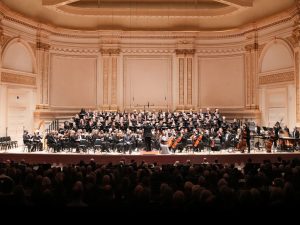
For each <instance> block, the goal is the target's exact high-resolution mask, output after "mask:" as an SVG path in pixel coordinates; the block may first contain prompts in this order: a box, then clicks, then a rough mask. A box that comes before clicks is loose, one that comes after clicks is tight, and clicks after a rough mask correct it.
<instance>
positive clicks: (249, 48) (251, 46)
mask: <svg viewBox="0 0 300 225" xmlns="http://www.w3.org/2000/svg"><path fill="white" fill-rule="evenodd" d="M258 48H259V45H258V43H256V42H255V43H253V44H249V45H246V46H245V50H246V51H252V50H258Z"/></svg>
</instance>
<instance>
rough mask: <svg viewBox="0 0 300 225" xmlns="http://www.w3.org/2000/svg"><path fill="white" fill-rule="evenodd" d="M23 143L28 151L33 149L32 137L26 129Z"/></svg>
mask: <svg viewBox="0 0 300 225" xmlns="http://www.w3.org/2000/svg"><path fill="white" fill-rule="evenodd" d="M23 144H24V145H25V146H26V147H27V148H28V151H30V150H31V147H32V139H31V137H30V135H29V134H28V131H27V130H24V133H23Z"/></svg>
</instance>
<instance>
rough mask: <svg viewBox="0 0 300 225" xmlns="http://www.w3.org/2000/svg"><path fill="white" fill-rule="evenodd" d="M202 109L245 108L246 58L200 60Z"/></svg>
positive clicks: (241, 56)
mask: <svg viewBox="0 0 300 225" xmlns="http://www.w3.org/2000/svg"><path fill="white" fill-rule="evenodd" d="M198 62H199V78H200V79H199V89H200V94H199V95H200V98H199V99H200V102H199V105H200V107H211V108H243V107H244V90H245V88H244V57H243V55H238V56H218V57H213V58H204V57H203V58H199V59H198Z"/></svg>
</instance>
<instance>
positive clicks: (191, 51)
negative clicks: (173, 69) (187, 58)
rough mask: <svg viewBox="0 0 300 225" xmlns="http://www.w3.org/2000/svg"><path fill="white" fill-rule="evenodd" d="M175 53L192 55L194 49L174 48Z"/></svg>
mask: <svg viewBox="0 0 300 225" xmlns="http://www.w3.org/2000/svg"><path fill="white" fill-rule="evenodd" d="M175 53H176V55H194V54H195V53H196V50H195V49H175Z"/></svg>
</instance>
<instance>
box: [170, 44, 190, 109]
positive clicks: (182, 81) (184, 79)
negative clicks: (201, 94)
mask: <svg viewBox="0 0 300 225" xmlns="http://www.w3.org/2000/svg"><path fill="white" fill-rule="evenodd" d="M175 52H176V56H177V59H178V75H179V80H178V94H179V96H178V99H179V101H178V105H177V107H176V108H177V109H179V110H183V109H191V108H193V57H194V54H195V49H176V50H175Z"/></svg>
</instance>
